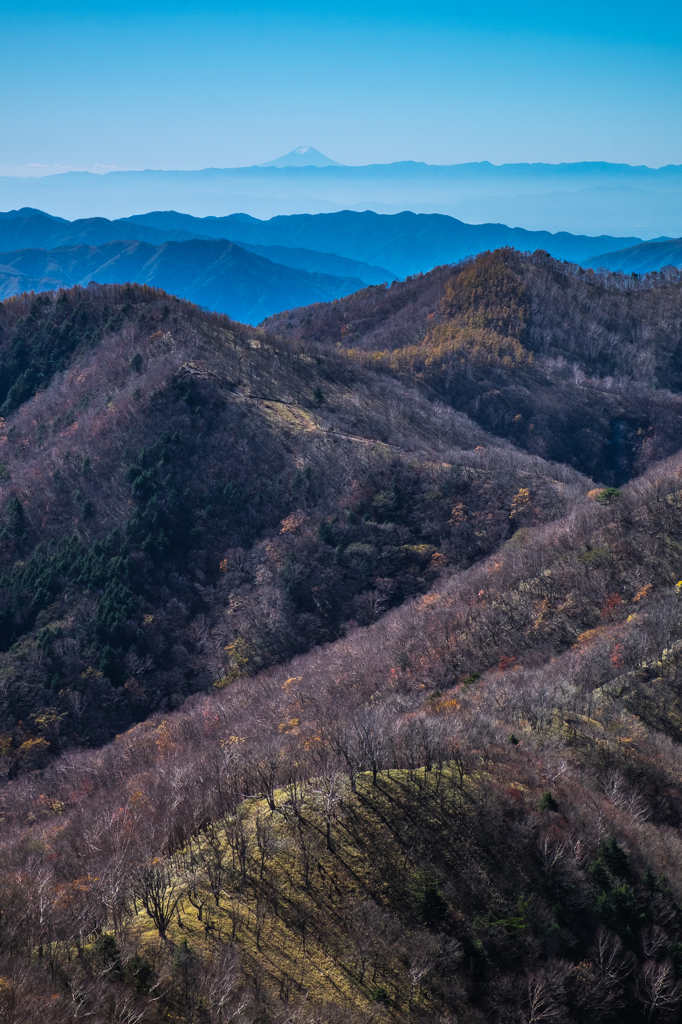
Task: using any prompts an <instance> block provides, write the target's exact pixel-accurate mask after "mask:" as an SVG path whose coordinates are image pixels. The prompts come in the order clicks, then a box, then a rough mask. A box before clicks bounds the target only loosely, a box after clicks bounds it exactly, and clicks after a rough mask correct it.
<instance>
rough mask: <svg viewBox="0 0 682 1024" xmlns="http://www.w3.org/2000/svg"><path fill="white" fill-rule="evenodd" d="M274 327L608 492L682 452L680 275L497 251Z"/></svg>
mask: <svg viewBox="0 0 682 1024" xmlns="http://www.w3.org/2000/svg"><path fill="white" fill-rule="evenodd" d="M264 327H265V328H266V329H267V330H268V332H270V333H272V334H273V336H280V335H283V334H287V335H291V336H293V337H296V338H299V339H300V340H301V342H302V343H304V344H306V345H310V344H316V345H319V346H321V350H324V349H325V347H329V346H333V347H335V348H336V349H337V351H342V352H343V351H345V352H347V353H348V354H349V355H350V357H351V358H352V359H354V360H355V361H357V362H358V363H360V364H362V365H365V366H373V367H375V368H376V369H378V370H381V371H382V372H384V373H388V374H392V375H395V376H397V377H399V378H402V379H405V380H410V381H415V380H416V381H419V382H420V383H421V384H422V385H426V386H428V387H429V388H430V389H431V390H432V391H433V392H435V393H436V394H437V395H438V396H439V397H440V398H441V399H442V400H444V401H446V402H448V403H451V404H452V405H453V406H454V407H455V408H456V409H459V410H461V411H465V412H466V413H467V414H468V415H469V416H471V417H472V419H474V420H476V421H477V422H478V423H479V424H480V425H481V426H482V427H484V428H485V429H486V430H488V431H490V432H491V433H494V434H497V435H500V436H502V437H505V438H507V439H509V440H510V441H512V442H513V443H514V444H515V445H518V446H521V447H523V448H525V449H526V450H528V451H531V452H534V453H536V454H538V455H541V456H543V457H544V458H549V459H552V460H556V461H561V462H565V463H568V464H570V465H572V466H574V467H575V468H576V469H579V470H580V471H581V472H583V473H586V474H587V475H589V476H591V477H593V478H594V479H598V480H600V481H602V482H604V483H607V484H609V485H618V484H620V483H622V482H623V481H624V480H627V479H628V478H629V477H630V476H631V475H632V474H633V473H637V472H641V471H642V469H643V468H644V467H645V466H646V465H647V464H648V462H649V461H650V460H651V459H652V458H653V459H657V458H661V457H664V456H666V455H669V454H672V453H673V452H674V451H676V450H677V449H678V447H679V437H680V429H681V427H682V420H681V419H680V415H681V412H682V405H681V398H680V391H681V390H682V372H681V368H682V276H681V275H680V272H678V271H676V270H674V269H672V268H671V269H670V270H669V271H666V272H662V273H660V274H658V273H656V274H652V275H649V276H647V277H645V278H639V277H627V276H625V275H618V274H608V273H601V274H598V273H595V272H594V271H591V270H588V271H583V270H582V269H581V268H578V267H575V266H573V265H568V264H563V263H559V262H557V261H555V260H553V259H552V258H551V257H549V256H547V254H546V253H541V252H538V253H535V254H532V255H531V254H520V253H517V252H516V251H515V250H512V249H506V250H498V251H497V252H495V253H484V254H482V255H481V256H479V257H477V258H476V259H474V260H469V261H466V262H464V263H463V264H461V265H460V266H459V267H457V268H456V269H455V271H453V270H452V268H451V267H440V268H437V269H436V270H434V271H432V272H431V273H430V274H426V275H417V276H416V277H414V278H411V279H408V280H406V281H404V282H394V283H393V285H392V286H391V287H390V288H368V289H365V290H363V291H361V292H358V293H357V294H355V295H351V296H348V297H347V298H345V299H342V300H339V301H337V302H334V303H331V304H327V305H319V306H313V307H311V308H305V309H297V310H290V311H288V312H285V313H282V314H279V315H277V316H275V317H272V318H270V319H269V320H268V321H267V322H266V323H265V324H264Z"/></svg>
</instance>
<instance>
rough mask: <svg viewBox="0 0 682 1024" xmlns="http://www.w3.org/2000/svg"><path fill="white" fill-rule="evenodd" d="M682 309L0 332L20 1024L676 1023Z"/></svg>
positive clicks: (668, 282) (538, 297) (322, 310)
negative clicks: (38, 1023) (681, 350)
mask: <svg viewBox="0 0 682 1024" xmlns="http://www.w3.org/2000/svg"><path fill="white" fill-rule="evenodd" d="M681 296H682V283H681V282H680V281H679V280H677V278H676V277H675V276H665V275H663V276H661V275H656V277H655V278H653V277H652V278H649V279H646V280H640V279H626V278H623V277H619V276H608V277H607V276H602V277H599V276H597V275H589V274H586V275H582V274H580V273H579V272H578V271H577V270H575V269H574V268H571V267H568V266H566V265H562V264H557V263H555V262H554V261H551V260H549V258H548V257H546V256H545V255H543V254H534V255H533V256H532V257H531V256H521V255H519V254H517V253H514V252H512V251H509V250H502V251H500V252H497V253H493V254H484V255H483V256H482V257H479V258H478V259H477V260H475V261H471V262H468V263H466V264H463V265H459V266H457V267H447V268H440V269H438V270H437V271H434V272H432V274H430V275H426V276H424V277H423V278H416V279H413V280H411V281H407V282H403V283H402V284H395V285H393V286H392V287H391V288H378V289H367V290H365V291H363V292H360V293H358V295H356V296H352V297H350V298H349V299H347V300H340V301H339V302H336V303H333V304H331V305H329V306H315V307H310V308H308V309H306V310H296V311H292V312H291V313H288V314H285V315H283V316H282V317H280V318H278V319H276V320H272V321H268V322H266V323H265V324H264V325H263V326H262V328H261V329H259V330H254V329H251V328H245V327H242V326H240V325H238V324H235V323H232V322H230V321H228V320H226V319H225V318H221V317H217V316H212V315H210V314H206V313H204V312H202V311H200V310H198V309H197V308H196V307H192V306H190V305H189V304H186V303H181V302H178V301H177V300H174V299H172V298H170V297H169V296H166V295H164V294H163V293H160V292H156V291H153V290H150V289H145V288H140V287H135V286H133V287H127V286H126V287H124V286H121V287H118V286H106V287H103V286H102V287H100V286H91V287H90V288H88V289H86V290H80V289H74V290H71V291H68V292H61V293H58V294H57V293H55V294H51V295H44V296H37V297H36V296H32V295H31V296H22V297H19V298H17V299H13V300H8V301H6V302H5V303H4V304H3V305H2V306H0V325H1V326H2V333H1V334H0V357H1V359H2V362H1V365H0V384H1V388H0V399H1V400H2V402H3V403H4V404H3V408H2V410H1V411H2V415H3V416H4V417H5V419H4V421H3V424H2V434H1V436H0V445H1V446H2V456H1V458H2V460H3V461H2V468H1V472H2V483H1V485H0V486H1V487H2V497H1V500H2V507H3V517H4V518H3V524H4V525H3V534H2V537H3V545H2V550H1V557H2V581H1V591H0V592H1V594H2V622H1V626H2V633H1V639H2V648H3V653H2V654H1V655H0V658H1V661H0V673H1V674H0V694H1V701H2V703H1V710H2V735H1V736H0V755H1V756H0V765H1V767H2V771H3V779H4V784H3V787H2V789H0V814H1V815H2V834H1V836H0V851H1V852H0V1020H2V1021H3V1022H4V1021H7V1022H8V1024H10V1022H11V1024H15V1022H16V1024H19V1022H24V1021H26V1022H29V1021H30V1022H32V1021H35V1020H36V1019H43V1020H45V1022H46V1024H62V1022H71V1021H76V1020H79V1019H81V1018H88V1019H91V1020H93V1021H97V1022H102V1024H104V1022H110V1021H125V1022H130V1024H136V1022H142V1021H149V1022H157V1021H161V1020H168V1019H176V1020H182V1021H187V1022H205V1024H213V1022H215V1024H222V1022H227V1021H234V1022H237V1021H239V1022H243V1024H256V1022H267V1021H272V1022H277V1021H281V1022H284V1021H301V1022H302V1024H303V1022H314V1021H319V1022H331V1021H338V1022H348V1024H356V1022H357V1024H361V1022H369V1021H383V1020H385V1021H401V1020H416V1021H423V1022H424V1024H426V1022H429V1024H431V1022H440V1024H454V1022H466V1024H487V1022H491V1024H492V1022H498V1021H502V1022H510V1024H512V1022H513V1024H516V1022H518V1024H522V1022H527V1024H531V1022H532V1024H535V1022H540V1021H565V1022H576V1024H577V1022H579V1024H591V1022H595V1024H597V1022H632V1024H635V1022H637V1024H639V1022H645V1021H665V1020H675V1019H677V1017H678V1015H679V1012H680V1007H682V845H681V844H680V838H679V821H680V815H681V814H682V787H681V785H680V763H681V762H680V751H681V749H682V748H681V747H680V740H681V738H682V736H681V729H682V724H681V723H682V715H681V706H680V701H681V699H682V690H681V689H680V664H681V659H682V605H681V604H680V601H681V600H682V598H681V597H680V592H681V591H682V582H681V580H680V578H681V577H682V554H681V552H682V548H681V547H680V537H681V535H682V455H680V454H676V451H677V448H678V445H677V443H676V440H675V439H676V436H679V430H678V417H679V409H680V406H679V401H680V399H679V397H678V394H677V390H678V382H677V377H676V370H675V367H676V366H677V360H678V347H679V346H680V345H681V344H682V332H681V330H680V309H681V301H682V300H681ZM493 385H499V386H497V387H493ZM486 389H488V390H491V389H492V390H494V391H495V394H494V395H493V396H492V399H493V400H495V401H497V403H498V405H499V406H500V407H501V408H502V409H506V410H507V411H506V413H505V414H504V415H502V412H500V411H499V410H498V413H499V416H498V417H497V418H496V417H495V416H493V415H492V414H490V412H489V408H490V405H491V404H492V402H491V403H489V404H488V405H486V403H485V402H483V401H482V400H481V397H482V395H485V394H486V393H487V391H486ZM548 396H554V399H553V400H554V404H553V405H552V403H551V402H550V398H549V397H548ZM514 403H516V404H514ZM524 403H526V404H525V405H524ZM514 409H525V410H526V411H525V412H514V417H516V416H519V415H520V416H521V421H517V420H515V419H514V418H513V417H512V418H511V419H510V418H509V417H510V416H511V412H512V411H513V410H514ZM574 409H575V410H577V412H575V413H573V412H572V413H571V415H574V416H575V417H577V418H576V419H575V420H573V421H571V420H570V418H568V412H567V410H568V411H571V410H574ZM552 410H554V411H553V412H552ZM545 412H546V415H545ZM526 417H529V418H528V419H526ZM636 417H638V419H637V418H636ZM519 422H522V424H523V425H522V426H518V425H517V426H516V427H515V426H514V423H517V424H518V423H519ZM621 423H625V424H626V426H625V427H621V426H620V425H619V424H621ZM571 424H573V425H571ZM576 424H579V426H580V427H581V428H582V429H583V430H584V431H587V432H592V433H593V437H592V440H591V442H590V443H588V439H586V438H585V436H581V435H580V433H579V430H578V428H577V427H576ZM531 427H532V428H533V429H531ZM614 437H615V438H616V439H617V441H618V443H615V442H614ZM550 451H551V452H558V453H559V454H560V455H561V454H563V455H564V456H565V457H563V458H558V457H557V459H556V461H554V462H551V461H548V460H547V459H546V458H544V457H543V456H542V454H540V453H545V454H547V452H550ZM600 467H601V468H600ZM583 474H584V475H583Z"/></svg>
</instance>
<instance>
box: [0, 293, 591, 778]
mask: <svg viewBox="0 0 682 1024" xmlns="http://www.w3.org/2000/svg"><path fill="white" fill-rule="evenodd" d="M0 415H2V416H3V417H4V420H3V421H2V423H1V424H0V428H1V429H0V458H1V459H2V464H1V465H0V474H1V483H0V502H1V505H0V521H1V527H2V546H1V547H0V569H1V573H0V593H2V595H3V600H2V606H1V608H0V693H1V694H2V705H1V711H2V720H1V724H0V733H1V734H2V736H3V743H4V744H5V746H4V747H3V750H4V756H5V758H6V759H5V761H4V762H3V763H4V765H5V767H6V770H7V771H8V772H10V773H15V772H17V771H19V770H21V769H22V768H31V767H36V766H39V765H40V764H42V763H43V761H44V760H45V758H47V757H48V756H49V755H50V753H54V752H56V751H57V750H59V749H60V747H62V746H64V745H71V744H86V745H87V744H93V743H100V742H102V741H104V740H106V739H108V738H109V737H110V736H112V735H113V734H115V733H116V732H119V731H120V730H121V729H123V728H125V727H127V726H128V725H129V724H130V723H131V722H133V721H135V720H139V719H142V718H145V717H146V716H147V715H148V714H149V713H150V712H152V711H154V710H157V709H162V710H164V711H165V710H167V709H169V708H171V707H174V706H177V705H179V704H181V703H182V701H183V700H184V699H185V697H186V696H187V695H188V694H190V693H193V692H196V691H198V690H207V689H211V688H213V687H214V686H216V685H217V686H219V687H222V686H225V685H227V684H229V683H230V682H231V681H232V680H233V679H234V678H236V677H237V676H238V675H240V674H243V673H244V672H247V673H253V672H255V671H257V670H258V669H260V668H262V667H263V666H267V665H270V664H273V663H278V662H281V661H282V660H284V659H287V658H290V657H291V656H293V655H294V654H296V653H298V652H301V651H305V650H307V649H309V648H311V647H312V646H314V645H316V644H319V643H322V642H326V641H330V640H333V639H335V638H336V637H338V636H340V635H343V633H344V632H345V630H346V629H347V628H348V627H349V624H351V623H361V624H366V623H370V622H372V621H374V620H375V619H377V618H378V617H379V616H380V615H381V614H382V613H383V612H384V611H385V610H387V609H388V608H390V607H392V606H395V605H398V604H400V603H401V602H403V601H404V600H405V599H406V598H409V597H410V596H412V595H415V594H419V593H423V592H425V591H426V590H427V589H428V588H429V587H430V586H431V585H432V583H433V582H434V581H435V580H436V579H438V578H439V577H440V576H441V575H442V574H443V573H447V572H452V571H455V570H458V569H461V568H462V567H466V566H468V565H469V564H471V563H472V562H474V561H476V560H477V559H480V558H481V557H482V556H484V555H486V554H488V553H489V552H491V551H493V550H494V549H495V548H496V547H497V546H498V545H499V544H500V543H502V542H503V541H504V540H505V539H507V538H508V537H510V536H511V535H512V534H513V533H514V531H515V530H516V529H517V528H519V527H522V526H528V525H530V524H533V523H538V522H547V521H550V520H552V519H554V518H556V517H557V516H560V515H562V514H564V513H565V511H566V510H567V508H568V507H569V505H570V504H571V502H572V501H574V500H576V499H578V498H581V497H582V496H583V495H584V494H585V493H587V491H588V490H589V487H590V486H591V485H590V483H589V481H587V480H586V479H585V478H583V477H581V476H580V475H579V474H578V473H576V472H575V471H574V470H571V469H566V468H565V467H561V466H552V465H549V464H548V463H546V462H543V461H542V460H541V459H538V458H535V457H531V456H529V455H528V454H527V453H524V452H517V451H515V450H514V449H513V447H512V446H510V445H509V444H507V443H506V442H504V441H500V440H498V439H495V438H491V437H489V436H488V435H486V433H485V432H484V431H483V430H481V429H480V427H478V426H476V425H475V424H474V423H473V422H472V421H471V420H469V419H468V418H467V417H466V416H464V415H461V414H459V413H456V412H454V411H453V410H451V409H450V408H448V407H447V406H446V405H444V404H436V405H434V404H432V402H431V401H430V400H429V399H428V398H427V397H425V396H424V395H423V394H422V393H421V392H420V391H418V390H417V389H414V388H410V387H408V386H407V385H405V384H403V383H401V382H400V381H398V380H397V379H394V378H391V377H390V376H386V377H383V378H380V377H377V375H376V374H375V373H373V372H372V371H371V370H367V369H365V368H363V367H362V366H360V365H359V364H358V362H357V361H356V360H353V359H349V358H348V357H346V356H343V355H342V356H338V355H336V354H335V353H330V354H327V355H311V354H309V353H307V352H306V351H305V350H304V348H303V347H302V346H301V345H300V343H299V342H298V341H296V340H294V342H293V343H289V342H288V341H286V340H284V341H281V342H280V341H276V342H273V341H272V340H271V339H270V338H269V337H268V336H267V335H265V334H264V333H263V332H257V331H254V330H252V329H249V328H246V327H244V326H242V325H239V324H235V323H233V322H231V321H229V320H227V319H226V318H224V317H218V316H215V315H211V314H208V313H205V312H202V311H201V310H199V309H198V308H197V307H194V306H191V305H189V304H188V303H182V302H180V301H178V300H175V299H171V298H170V297H169V296H167V295H165V294H164V293H161V292H157V291H154V290H153V289H149V288H146V287H138V286H134V287H117V286H102V285H94V286H91V287H89V288H87V289H81V288H74V289H72V290H70V291H62V292H60V293H59V294H58V295H49V294H48V295H43V296H38V297H35V296H22V297H19V298H16V299H9V300H6V301H5V302H4V303H3V304H2V305H0Z"/></svg>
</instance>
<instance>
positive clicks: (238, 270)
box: [0, 240, 364, 323]
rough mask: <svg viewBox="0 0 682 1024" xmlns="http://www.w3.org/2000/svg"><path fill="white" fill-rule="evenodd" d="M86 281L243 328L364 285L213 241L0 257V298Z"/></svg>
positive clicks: (23, 251)
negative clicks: (192, 308)
mask: <svg viewBox="0 0 682 1024" xmlns="http://www.w3.org/2000/svg"><path fill="white" fill-rule="evenodd" d="M309 255H312V254H309ZM300 262H305V259H303V260H302V261H300ZM322 262H323V263H324V260H322ZM348 262H349V261H348ZM90 281H98V282H100V283H102V284H108V283H112V284H113V283H124V282H126V281H136V282H138V283H139V284H148V285H152V286H153V287H160V288H163V289H164V290H165V291H168V292H171V293H172V294H175V295H178V296H180V297H181V298H184V299H189V300H190V301H191V302H197V303H199V304H200V305H202V306H206V307H207V308H208V309H212V310H216V311H217V312H220V313H228V314H229V315H230V316H233V317H235V318H236V319H239V320H241V321H244V322H246V323H258V322H259V321H261V320H262V319H263V317H265V316H267V315H269V314H271V313H273V312H278V311H279V310H281V309H282V308H283V307H285V306H288V305H291V303H292V301H294V302H299V303H301V304H308V303H311V302H321V301H329V300H330V299H333V298H336V297H338V296H340V295H347V294H348V293H349V292H354V291H357V289H358V288H361V287H362V286H363V283H364V282H363V281H362V280H361V279H360V278H358V277H335V276H333V275H330V274H324V273H317V272H313V273H309V272H308V271H307V270H302V269H298V268H294V267H290V266H283V265H282V264H279V263H273V262H272V261H271V260H269V259H267V258H265V257H263V256H262V255H259V254H256V253H251V252H247V251H246V250H245V249H242V248H240V246H238V245H234V244H233V243H232V242H226V241H217V240H210V241H201V240H197V241H191V242H165V243H164V244H162V245H151V244H149V243H148V242H107V243H106V244H103V245H100V246H99V247H95V246H91V245H72V246H67V247H65V248H58V249H52V250H46V249H19V250H17V251H15V252H5V253H0V298H7V297H9V296H11V295H17V294H20V293H21V292H25V291H46V290H47V289H54V288H62V287H66V288H69V287H72V286H73V285H76V284H81V285H87V284H89V282H90Z"/></svg>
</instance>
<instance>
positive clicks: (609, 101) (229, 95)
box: [0, 0, 682, 174]
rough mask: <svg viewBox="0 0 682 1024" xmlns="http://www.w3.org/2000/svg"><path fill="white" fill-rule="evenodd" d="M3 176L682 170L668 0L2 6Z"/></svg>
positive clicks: (679, 97)
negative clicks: (366, 168)
mask: <svg viewBox="0 0 682 1024" xmlns="http://www.w3.org/2000/svg"><path fill="white" fill-rule="evenodd" d="M0 12H1V13H2V24H3V42H4V44H5V45H4V47H3V62H2V68H1V69H0V84H1V85H2V91H3V97H4V100H5V102H4V104H3V115H2V127H3V145H2V150H1V151H0V171H2V173H4V174H7V173H10V172H14V173H17V172H19V173H34V174H35V173H40V172H41V171H44V170H46V169H48V170H53V171H60V170H67V169H69V168H79V169H88V170H90V171H94V172H99V173H102V172H105V171H107V170H115V169H119V168H120V169H133V168H147V167H155V168H160V169H180V170H186V169H199V168H207V167H248V166H253V165H257V164H261V163H264V162H266V161H269V160H273V159H277V156H278V155H281V154H283V153H286V152H288V151H289V150H291V149H292V148H293V147H294V146H299V145H314V146H315V147H316V148H318V149H320V150H321V151H322V152H323V153H325V154H327V155H328V156H329V157H330V158H331V159H333V160H336V161H338V162H340V163H342V164H346V165H352V166H363V165H368V164H375V163H392V162H395V161H403V160H416V161H424V162H426V163H428V164H434V165H452V164H459V163H468V162H471V161H481V160H487V161H490V162H491V163H493V164H495V165H501V164H505V163H518V162H530V163H535V162H546V163H565V162H576V161H585V160H587V161H601V160H604V161H608V162H615V163H628V164H631V165H635V166H636V165H647V166H652V167H660V166H666V165H669V164H678V163H682V134H681V133H680V128H679V114H678V112H679V110H680V107H681V106H682V80H681V79H680V75H679V67H680V63H681V58H682V40H681V37H680V33H679V27H680V24H681V22H682V18H681V15H680V13H679V9H678V7H677V6H676V5H675V6H674V5H673V4H672V3H671V2H670V0H667V2H664V3H663V4H662V5H658V6H657V7H656V9H655V11H654V10H653V9H652V10H648V11H646V12H642V10H641V7H640V5H635V4H634V3H633V2H632V0H628V2H627V3H625V4H622V3H620V4H616V3H615V0H603V2H601V3H599V4H597V5H594V4H589V5H588V4H587V3H586V2H584V0H582V2H580V3H578V4H576V5H573V6H572V7H571V8H570V9H552V8H548V7H547V6H546V5H543V4H540V3H539V0H528V2H526V3H524V4H523V5H520V6H519V5H517V6H515V7H514V8H513V9H511V8H509V7H508V6H507V5H504V4H502V3H501V2H499V0H495V2H493V3H491V4H489V5H486V7H485V8H482V7H474V6H473V5H470V4H469V3H468V2H466V0H462V2H460V3H457V4H455V5H445V4H442V3H436V4H435V5H430V6H429V7H428V8H426V7H422V8H419V9H415V8H414V6H413V5H409V4H407V3H405V2H397V3H390V4H389V3H388V2H386V0H371V2H370V3H366V4H360V3H359V2H357V0H352V2H347V3H343V4H339V3H332V4H330V5H327V6H326V7H325V10H324V11H321V10H319V9H318V8H317V7H316V6H315V5H313V4H312V3H310V2H308V0H296V2H294V3H291V2H287V3H283V2H282V0H266V2H264V3H263V4H262V5H259V8H258V10H257V11H255V10H253V8H252V7H251V6H250V5H247V4H246V3H244V2H243V0H239V2H235V3H230V4H228V5H227V6H225V5H218V4H214V3H213V2H212V0H202V2H201V3H200V4H199V5H198V6H194V7H193V8H192V9H191V10H189V9H188V8H187V7H186V6H184V5H183V4H180V3H178V0H170V2H169V3H167V4H164V5H161V4H159V3H158V2H157V0H142V3H135V4H133V3H132V0H121V2H118V3H116V4H113V3H111V2H110V0H104V2H103V3H102V4H99V5H97V6H96V8H93V7H92V5H89V4H85V3H84V2H83V0H74V2H73V3H71V4H70V5H69V7H68V8H65V7H64V5H59V4H56V3H55V2H54V0H38V2H37V3H36V4H35V5H32V7H31V8H30V9H28V8H17V7H16V6H15V5H10V4H9V3H7V0H2V3H0Z"/></svg>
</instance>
